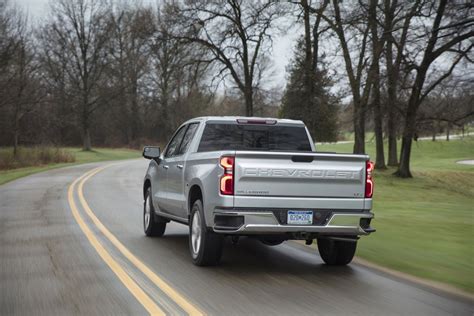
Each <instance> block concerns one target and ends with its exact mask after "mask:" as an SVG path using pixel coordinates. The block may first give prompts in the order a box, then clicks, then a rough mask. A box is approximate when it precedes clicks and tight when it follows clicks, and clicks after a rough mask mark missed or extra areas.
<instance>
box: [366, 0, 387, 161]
mask: <svg viewBox="0 0 474 316" xmlns="http://www.w3.org/2000/svg"><path fill="white" fill-rule="evenodd" d="M377 6H378V0H370V3H369V12H368V13H369V14H368V16H369V21H368V24H369V26H370V34H371V36H372V68H373V73H372V74H373V80H372V85H373V86H372V104H371V105H372V109H373V113H374V130H375V167H376V168H377V169H386V168H387V167H386V165H385V153H384V139H383V126H382V122H383V113H382V108H381V103H380V100H381V98H380V57H381V54H382V50H383V48H384V46H385V37H386V36H385V33H383V35H382V36H380V35H379V27H378V26H379V21H378V19H377Z"/></svg>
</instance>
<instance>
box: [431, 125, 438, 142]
mask: <svg viewBox="0 0 474 316" xmlns="http://www.w3.org/2000/svg"><path fill="white" fill-rule="evenodd" d="M436 131H437V126H436V123H435V122H433V136H432V137H431V141H433V142H435V141H436Z"/></svg>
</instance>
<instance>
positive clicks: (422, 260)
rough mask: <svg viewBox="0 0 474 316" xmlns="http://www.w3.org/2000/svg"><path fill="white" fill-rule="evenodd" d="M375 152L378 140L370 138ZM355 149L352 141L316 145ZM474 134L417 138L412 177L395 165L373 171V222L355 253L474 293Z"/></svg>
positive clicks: (331, 149) (322, 147)
mask: <svg viewBox="0 0 474 316" xmlns="http://www.w3.org/2000/svg"><path fill="white" fill-rule="evenodd" d="M367 146H368V148H367V152H368V153H369V154H370V155H371V157H372V159H374V158H375V157H374V156H373V155H374V145H373V144H367ZM317 148H318V150H321V151H337V152H351V150H352V144H339V145H338V144H331V145H320V146H318V147H317ZM461 159H474V138H473V137H469V138H465V139H464V140H455V141H449V142H446V141H436V142H432V141H418V142H415V143H414V145H413V158H412V171H413V174H414V178H413V179H400V178H397V177H394V176H393V175H392V173H393V172H394V171H395V169H389V170H387V171H376V172H375V194H374V213H375V219H374V221H373V225H372V226H374V227H375V228H376V229H377V232H376V233H375V234H373V235H371V236H369V237H365V238H362V239H361V242H360V243H359V246H358V250H357V255H358V256H360V257H362V258H364V259H367V260H370V261H372V262H375V263H377V264H380V265H383V266H386V267H389V268H393V269H396V270H399V271H402V272H406V273H410V274H413V275H416V276H419V277H423V278H427V279H432V280H435V281H440V282H444V283H448V284H451V285H454V286H456V287H458V288H461V289H464V290H466V291H469V292H471V293H474V246H473V243H472V242H473V239H474V166H468V165H460V164H456V163H455V162H456V161H457V160H461Z"/></svg>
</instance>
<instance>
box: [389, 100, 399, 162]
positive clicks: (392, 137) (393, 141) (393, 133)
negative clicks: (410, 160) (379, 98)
mask: <svg viewBox="0 0 474 316" xmlns="http://www.w3.org/2000/svg"><path fill="white" fill-rule="evenodd" d="M389 106H390V105H389ZM394 116H395V113H394V111H393V108H389V110H388V122H387V125H388V126H387V129H388V165H389V166H398V157H397V130H396V127H395V119H394Z"/></svg>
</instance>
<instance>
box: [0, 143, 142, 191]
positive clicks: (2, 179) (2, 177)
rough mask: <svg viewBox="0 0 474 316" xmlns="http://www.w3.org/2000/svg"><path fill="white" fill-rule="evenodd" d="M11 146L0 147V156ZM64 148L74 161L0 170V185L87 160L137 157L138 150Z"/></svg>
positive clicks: (9, 149)
mask: <svg viewBox="0 0 474 316" xmlns="http://www.w3.org/2000/svg"><path fill="white" fill-rule="evenodd" d="M11 150H12V149H11V148H5V147H3V148H0V157H1V156H2V154H4V153H6V152H7V151H11ZM65 150H66V151H67V152H69V153H71V154H72V155H73V156H74V158H75V161H74V162H72V163H53V164H47V165H42V166H34V167H25V168H18V169H11V170H0V185H1V184H3V183H6V182H9V181H12V180H15V179H18V178H21V177H24V176H27V175H30V174H33V173H37V172H41V171H45V170H49V169H54V168H59V167H64V166H72V165H75V164H82V163H88V162H98V161H106V160H120V159H130V158H139V157H140V152H139V151H137V150H132V149H122V148H120V149H111V148H95V149H94V151H82V150H81V149H79V148H65Z"/></svg>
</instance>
